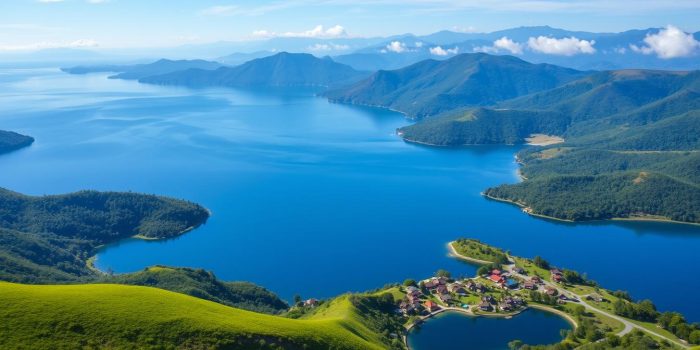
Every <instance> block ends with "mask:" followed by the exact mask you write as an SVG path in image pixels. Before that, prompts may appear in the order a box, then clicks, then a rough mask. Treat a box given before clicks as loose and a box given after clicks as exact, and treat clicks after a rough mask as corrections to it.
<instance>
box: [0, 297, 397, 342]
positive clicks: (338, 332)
mask: <svg viewBox="0 0 700 350" xmlns="http://www.w3.org/2000/svg"><path fill="white" fill-rule="evenodd" d="M347 300H348V299H347V298H341V299H339V300H338V301H337V302H335V303H333V304H332V305H330V306H329V307H328V309H326V312H324V313H322V314H321V313H319V314H318V315H313V316H310V317H309V318H308V319H303V320H293V319H287V318H282V317H279V316H270V315H263V314H257V313H253V312H249V311H244V310H239V309H234V308H231V307H228V306H224V305H221V304H217V303H214V302H210V301H206V300H202V299H198V298H194V297H190V296H187V295H183V294H178V293H173V292H168V291H164V290H160V289H155V288H148V287H135V286H121V285H108V284H101V285H75V286H33V285H20V284H11V283H0V304H2V305H3V307H2V308H0V320H1V321H2V322H0V348H3V349H19V348H32V349H49V348H54V349H75V348H120V349H136V348H139V349H148V348H153V349H156V348H157V349H165V348H173V349H175V348H180V349H280V348H284V349H381V348H384V347H385V346H384V345H383V344H381V343H380V342H379V341H378V340H377V339H378V338H377V337H378V336H377V335H376V334H375V333H374V332H373V331H372V330H371V329H369V328H368V327H367V326H365V325H363V324H361V323H360V322H359V320H360V319H361V318H363V316H362V315H359V314H358V309H357V308H355V307H353V306H352V304H351V303H350V302H349V301H347Z"/></svg>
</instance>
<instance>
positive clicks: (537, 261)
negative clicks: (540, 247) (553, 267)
mask: <svg viewBox="0 0 700 350" xmlns="http://www.w3.org/2000/svg"><path fill="white" fill-rule="evenodd" d="M532 262H533V263H535V266H537V267H539V268H542V269H545V270H549V262H548V261H547V260H544V259H542V257H541V256H539V255H538V256H536V257H535V259H534V260H533V261H532Z"/></svg>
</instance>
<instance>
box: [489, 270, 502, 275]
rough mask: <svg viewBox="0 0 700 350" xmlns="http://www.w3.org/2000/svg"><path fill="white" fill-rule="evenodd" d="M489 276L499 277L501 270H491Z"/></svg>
mask: <svg viewBox="0 0 700 350" xmlns="http://www.w3.org/2000/svg"><path fill="white" fill-rule="evenodd" d="M491 274H492V275H497V276H500V275H501V270H499V269H493V270H491Z"/></svg>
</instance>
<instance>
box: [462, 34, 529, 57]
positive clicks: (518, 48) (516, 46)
mask: <svg viewBox="0 0 700 350" xmlns="http://www.w3.org/2000/svg"><path fill="white" fill-rule="evenodd" d="M523 46H524V45H523V44H521V43H518V42H515V41H513V40H512V39H510V38H508V37H506V36H504V37H502V38H500V39H498V40H496V41H494V42H493V45H492V46H480V47H475V48H474V51H476V52H486V53H499V52H508V53H510V54H513V55H520V54H522V53H523Z"/></svg>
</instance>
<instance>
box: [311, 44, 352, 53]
mask: <svg viewBox="0 0 700 350" xmlns="http://www.w3.org/2000/svg"><path fill="white" fill-rule="evenodd" d="M307 49H308V50H309V51H344V50H348V49H350V46H348V45H339V44H333V43H329V44H314V45H311V46H309V47H307Z"/></svg>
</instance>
